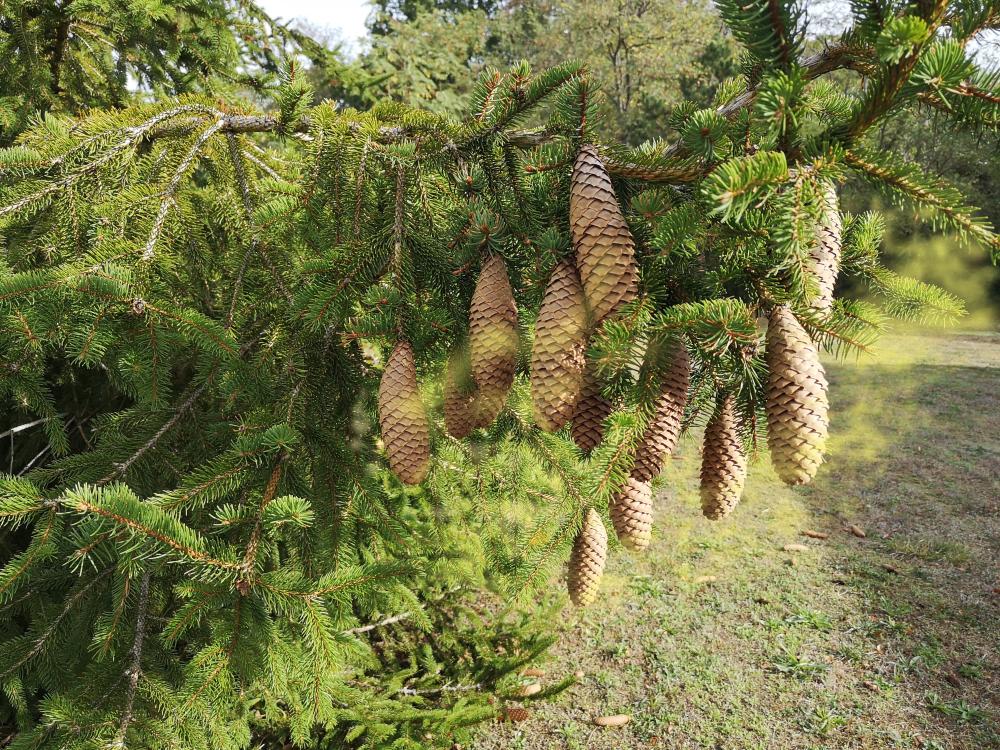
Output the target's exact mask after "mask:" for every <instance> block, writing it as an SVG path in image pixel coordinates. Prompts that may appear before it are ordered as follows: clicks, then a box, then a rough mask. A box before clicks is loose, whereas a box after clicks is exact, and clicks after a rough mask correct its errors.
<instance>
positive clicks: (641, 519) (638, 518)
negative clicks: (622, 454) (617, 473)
mask: <svg viewBox="0 0 1000 750" xmlns="http://www.w3.org/2000/svg"><path fill="white" fill-rule="evenodd" d="M609 510H610V515H611V523H612V524H614V527H615V533H616V534H618V539H619V541H621V543H622V544H623V545H624V546H625V547H626V548H627V549H630V550H633V551H639V550H643V549H645V548H646V547H648V546H649V540H650V537H651V536H652V532H653V489H652V487H651V486H650V484H649V482H644V481H642V480H640V479H636V478H635V477H629V478H628V480H627V481H626V482H625V484H624V486H623V487H622V488H621V490H619V491H618V492H617V493H615V496H614V497H613V498H612V499H611V507H610V509H609Z"/></svg>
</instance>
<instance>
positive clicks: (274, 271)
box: [225, 131, 292, 329]
mask: <svg viewBox="0 0 1000 750" xmlns="http://www.w3.org/2000/svg"><path fill="white" fill-rule="evenodd" d="M235 132H237V131H231V132H229V133H228V134H227V139H228V145H229V158H230V161H231V162H232V164H233V174H235V175H236V183H237V185H238V186H239V189H240V197H241V199H242V201H243V213H244V215H245V217H246V221H247V227H248V228H250V229H251V230H252V228H253V225H254V220H253V201H252V199H251V197H250V183H249V181H248V180H247V173H246V169H245V168H244V164H243V151H242V150H241V149H240V147H239V141H238V139H237V138H236V135H235V134H234V133H235ZM254 252H259V254H260V257H261V259H262V260H263V261H264V263H265V264H266V265H267V268H268V270H269V271H270V272H271V277H272V278H273V279H274V283H275V284H276V285H277V286H278V289H279V290H280V291H281V294H282V296H284V298H285V300H286V301H287V302H288V303H289V304H291V302H292V293H291V292H290V291H289V290H288V287H287V286H286V285H285V281H284V277H283V274H282V273H281V272H280V271H279V270H278V268H276V267H275V265H274V263H273V261H272V260H271V257H270V255H268V253H267V252H266V251H265V250H264V248H263V246H262V245H261V243H260V236H259V234H258V233H256V232H254V234H253V237H252V238H251V240H250V245H249V247H248V248H247V251H246V255H244V261H243V265H242V266H241V269H240V272H239V273H238V274H237V278H236V281H235V282H234V284H233V296H232V300H231V302H230V305H229V312H228V314H227V315H226V325H225V327H226V328H227V329H228V328H231V327H232V320H233V314H234V311H235V306H236V299H237V297H238V296H239V293H240V290H241V289H242V285H243V274H244V272H245V268H246V263H247V261H248V259H249V257H250V256H251V255H253V253H254Z"/></svg>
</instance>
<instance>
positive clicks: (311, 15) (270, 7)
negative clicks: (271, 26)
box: [258, 0, 371, 47]
mask: <svg viewBox="0 0 1000 750" xmlns="http://www.w3.org/2000/svg"><path fill="white" fill-rule="evenodd" d="M258 2H259V3H260V5H261V7H263V8H264V10H266V11H267V12H268V13H269V14H270V15H271V16H273V17H275V18H280V19H281V20H282V21H286V22H287V21H291V20H293V19H297V20H300V21H306V22H308V23H309V24H311V25H313V26H318V27H321V28H323V27H325V28H328V29H330V30H331V31H335V32H339V33H338V34H337V36H338V37H339V38H340V39H342V40H343V41H344V42H347V43H348V44H350V45H351V46H353V47H356V46H357V41H358V38H359V37H361V36H363V35H364V33H365V19H366V18H368V12H369V11H370V10H371V6H370V5H369V4H368V2H367V0H258Z"/></svg>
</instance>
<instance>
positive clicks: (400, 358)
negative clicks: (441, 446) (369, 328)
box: [378, 341, 431, 484]
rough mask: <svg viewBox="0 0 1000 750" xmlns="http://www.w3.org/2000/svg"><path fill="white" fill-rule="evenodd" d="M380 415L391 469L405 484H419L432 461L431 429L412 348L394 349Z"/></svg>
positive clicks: (383, 384)
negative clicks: (421, 396) (418, 386)
mask: <svg viewBox="0 0 1000 750" xmlns="http://www.w3.org/2000/svg"><path fill="white" fill-rule="evenodd" d="M378 415H379V425H380V427H381V430H382V441H383V443H384V444H385V451H386V454H387V455H388V457H389V467H390V468H391V469H392V472H393V473H394V474H395V475H396V476H397V477H399V480H400V481H401V482H405V483H406V484H420V482H422V481H423V480H424V477H426V476H427V469H428V467H429V466H430V459H431V439H430V429H429V427H428V424H427V415H426V414H425V413H424V405H423V403H422V402H421V400H420V391H419V390H418V388H417V370H416V366H415V364H414V361H413V347H411V346H410V344H409V342H408V341H400V342H399V343H397V344H396V346H395V348H393V350H392V353H391V354H390V355H389V360H388V362H386V365H385V370H384V371H383V372H382V380H381V382H380V383H379V387H378Z"/></svg>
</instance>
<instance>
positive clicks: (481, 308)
mask: <svg viewBox="0 0 1000 750" xmlns="http://www.w3.org/2000/svg"><path fill="white" fill-rule="evenodd" d="M469 353H470V360H471V366H472V379H473V380H474V381H475V382H476V386H477V388H478V389H479V393H478V395H477V398H476V414H477V418H476V426H477V427H485V426H486V425H488V424H490V422H492V421H493V420H494V419H495V418H496V416H497V414H499V413H500V409H502V408H503V404H504V402H505V401H506V399H507V392H508V391H509V390H510V387H511V385H512V384H513V382H514V368H515V366H516V364H517V307H516V306H515V304H514V295H513V293H512V292H511V288H510V279H509V278H508V277H507V266H506V264H505V263H504V262H503V258H501V257H500V256H499V255H491V256H490V257H489V258H487V259H486V261H485V262H484V263H483V269H482V271H481V272H480V274H479V281H478V282H477V283H476V291H475V292H474V293H473V295H472V304H471V306H470V308H469Z"/></svg>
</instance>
